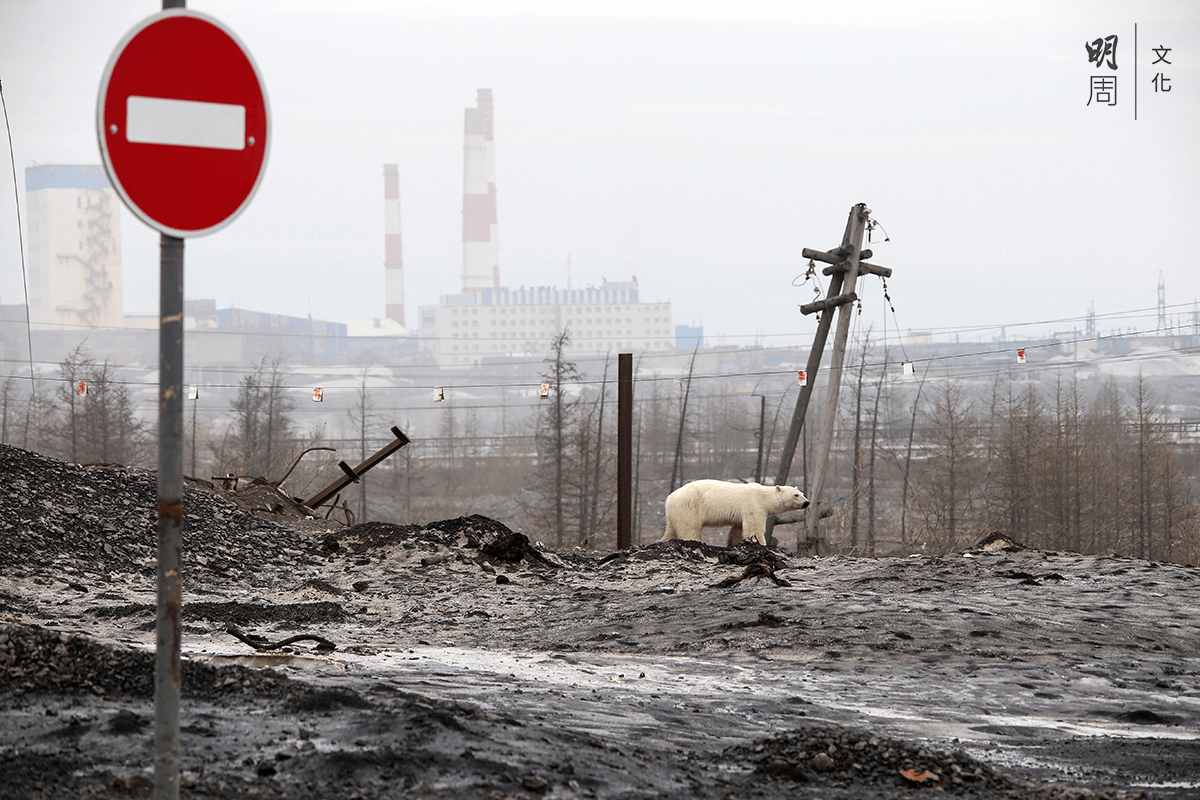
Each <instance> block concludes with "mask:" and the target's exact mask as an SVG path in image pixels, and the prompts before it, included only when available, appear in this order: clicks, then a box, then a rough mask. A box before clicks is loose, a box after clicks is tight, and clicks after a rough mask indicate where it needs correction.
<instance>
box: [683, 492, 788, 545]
mask: <svg viewBox="0 0 1200 800" xmlns="http://www.w3.org/2000/svg"><path fill="white" fill-rule="evenodd" d="M807 507H808V498H807V497H805V496H804V495H803V493H801V491H800V490H799V489H797V488H796V487H795V486H763V485H762V484H759V483H728V482H726V481H713V480H702V481H692V482H691V483H686V484H684V485H683V486H681V487H679V488H678V489H676V490H675V491H673V492H671V494H670V495H668V496H667V532H666V533H664V534H663V537H662V539H661V540H660V541H664V542H665V541H667V540H669V539H700V538H701V537H700V529H701V528H702V527H717V526H724V525H729V526H730V528H729V546H730V547H732V546H733V545H735V544H737V543H738V542H740V541H742V540H743V539H754V540H755V541H757V542H758V543H759V544H764V545H765V544H766V543H767V517H769V516H772V515H775V514H782V513H783V512H785V511H792V510H794V509H800V508H807Z"/></svg>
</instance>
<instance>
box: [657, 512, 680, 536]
mask: <svg viewBox="0 0 1200 800" xmlns="http://www.w3.org/2000/svg"><path fill="white" fill-rule="evenodd" d="M678 538H679V532H678V531H676V530H675V525H674V524H673V523H672V522H671V517H670V515H668V516H667V530H666V532H665V533H664V534H663V537H662V538H661V539H659V541H660V542H669V541H671V540H672V539H678Z"/></svg>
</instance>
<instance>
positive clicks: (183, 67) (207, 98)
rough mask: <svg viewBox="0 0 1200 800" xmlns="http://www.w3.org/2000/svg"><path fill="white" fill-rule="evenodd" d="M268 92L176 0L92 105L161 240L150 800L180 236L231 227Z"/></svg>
mask: <svg viewBox="0 0 1200 800" xmlns="http://www.w3.org/2000/svg"><path fill="white" fill-rule="evenodd" d="M268 130H269V115H268V112H267V101H266V93H265V91H264V90H263V85H262V79H261V77H260V76H259V73H258V67H257V66H256V65H255V64H254V61H253V60H252V59H251V58H250V54H249V53H248V52H247V51H246V49H245V48H244V47H243V46H242V44H241V42H240V41H238V39H237V37H235V36H234V35H233V33H232V32H231V31H229V30H228V29H227V28H225V27H224V26H223V25H221V24H220V23H219V22H217V21H216V20H214V19H212V18H210V17H207V16H205V15H203V14H197V13H195V12H191V11H187V10H186V9H185V8H184V0H163V11H162V13H160V14H156V15H154V16H152V17H148V18H147V19H144V20H142V21H141V22H140V23H138V24H137V25H135V26H134V27H133V28H131V29H130V31H129V32H128V33H127V34H125V36H124V38H123V39H122V40H121V41H120V42H119V43H118V45H117V48H116V50H115V51H114V52H113V54H112V57H111V58H110V59H109V62H108V64H107V65H106V66H105V68H104V73H103V75H102V77H101V79H100V93H99V98H98V99H97V102H96V133H97V139H98V142H99V145H100V155H101V158H102V160H103V161H104V167H105V170H106V171H107V172H108V177H109V179H110V180H111V181H112V185H113V188H114V189H115V190H116V192H117V194H118V195H120V197H121V199H122V200H123V201H124V203H125V205H126V206H128V207H129V209H130V210H131V211H132V212H133V213H134V214H136V215H137V216H138V217H140V218H141V219H142V221H144V222H145V223H146V224H148V225H150V226H151V227H153V228H156V229H157V230H158V231H159V232H160V234H161V242H160V248H161V262H160V270H159V280H160V286H159V314H160V319H159V337H158V348H159V357H158V509H157V520H158V524H157V529H158V614H157V617H156V622H155V638H156V647H157V654H156V659H155V667H154V797H155V798H156V800H176V798H178V797H179V772H180V750H181V747H180V733H179V690H180V683H181V681H180V677H181V672H180V655H179V652H180V642H179V638H180V636H179V634H180V621H179V613H180V598H181V594H182V568H183V557H182V551H183V237H185V236H202V235H204V234H208V233H212V232H213V231H216V230H218V229H220V228H222V227H224V226H225V225H227V224H229V223H230V222H231V221H232V220H233V219H234V218H235V217H236V216H238V214H240V213H241V212H242V210H243V209H244V208H245V207H246V205H247V204H248V203H249V202H250V198H251V197H252V196H253V195H254V192H255V190H256V189H257V188H258V185H259V183H260V182H261V180H262V175H263V171H264V169H265V167H266V158H267V152H268V147H267V146H268V144H269V139H268V136H267V133H268Z"/></svg>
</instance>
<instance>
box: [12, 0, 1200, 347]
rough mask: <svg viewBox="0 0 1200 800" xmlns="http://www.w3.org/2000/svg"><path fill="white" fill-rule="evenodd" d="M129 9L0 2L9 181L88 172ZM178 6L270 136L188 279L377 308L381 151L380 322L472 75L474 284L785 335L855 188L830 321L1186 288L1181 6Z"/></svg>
mask: <svg viewBox="0 0 1200 800" xmlns="http://www.w3.org/2000/svg"><path fill="white" fill-rule="evenodd" d="M155 11H157V7H156V6H155V4H154V3H146V2H141V0H136V1H135V0H114V2H112V3H106V4H103V6H97V5H84V6H78V5H77V4H68V3H65V2H63V0H41V2H37V3H24V2H17V0H0V79H2V80H3V91H4V95H5V101H6V105H7V110H8V114H9V122H10V125H11V130H12V143H13V155H14V159H15V161H16V164H17V172H18V175H20V174H21V172H22V171H23V170H24V168H25V167H27V166H31V165H33V164H34V163H35V162H36V163H41V164H45V163H51V162H53V163H66V164H88V163H96V161H97V143H96V132H95V103H96V92H97V88H98V85H99V78H100V73H101V70H102V68H103V65H104V64H105V63H106V61H107V60H108V58H109V56H110V55H111V53H112V50H113V48H114V47H115V45H116V43H117V42H118V41H119V40H120V38H121V36H122V35H123V34H124V33H125V32H126V31H127V30H128V29H129V28H130V27H132V25H134V24H135V23H136V22H138V21H139V20H141V19H143V18H144V17H145V16H147V15H149V14H152V13H154V12H155ZM203 11H204V12H205V13H207V14H210V15H212V16H214V17H216V18H218V19H220V20H221V21H222V22H223V23H225V24H226V25H228V26H229V27H230V28H231V29H232V30H234V31H236V32H237V34H238V36H239V38H241V39H242V40H243V41H244V42H245V44H246V46H247V48H248V49H249V50H250V51H251V52H252V53H253V55H254V57H255V60H256V62H257V63H258V64H259V66H260V68H261V71H262V73H263V76H264V82H265V85H266V87H267V94H268V100H269V103H270V106H271V112H272V119H273V120H274V122H275V130H276V134H277V138H276V139H275V141H274V142H273V144H272V150H271V161H270V164H269V165H268V168H267V172H266V175H265V177H264V180H263V183H262V185H261V186H260V190H259V192H258V193H257V194H256V196H255V200H254V202H253V203H252V204H251V205H250V206H249V207H248V208H247V210H246V213H245V214H244V215H242V216H241V217H239V218H238V220H237V221H236V222H235V223H234V224H232V225H230V226H229V227H228V228H225V229H223V230H221V231H220V232H218V233H217V234H214V235H212V236H206V237H200V238H197V239H194V240H190V241H189V242H188V246H187V273H186V285H185V292H186V294H187V296H188V297H189V298H193V299H195V298H215V299H216V300H217V301H218V303H219V305H221V306H223V307H224V306H228V307H239V308H259V309H262V310H263V311H264V312H268V313H274V314H288V315H295V316H304V315H307V314H310V313H311V314H312V315H313V316H314V317H316V318H322V319H353V318H361V317H363V316H366V315H367V314H372V315H378V314H383V313H385V306H386V303H381V302H380V299H381V298H385V299H386V296H387V288H386V282H385V275H384V274H381V271H380V266H381V264H383V263H384V261H385V259H386V254H385V253H384V252H383V248H384V245H385V242H382V241H380V236H379V234H380V231H381V229H385V220H384V219H383V214H384V210H383V209H382V208H381V207H380V204H379V167H380V165H381V164H396V165H397V175H398V179H399V186H400V190H401V192H402V198H403V203H404V235H403V283H404V297H405V302H407V303H408V304H409V305H410V306H411V307H410V308H408V310H407V319H406V322H407V323H408V324H409V326H411V325H412V317H413V314H414V313H415V308H416V307H418V306H420V305H424V304H430V303H434V302H436V301H437V298H438V297H439V296H440V295H441V294H442V293H444V292H447V291H452V290H453V289H454V288H455V287H454V286H453V285H447V280H446V276H447V275H449V276H451V278H450V280H452V281H454V282H455V283H458V282H459V281H458V279H457V278H456V277H455V276H456V275H460V274H462V270H463V269H464V263H463V258H464V256H463V244H462V240H463V233H464V219H463V218H462V212H463V210H464V192H463V191H460V189H459V181H464V183H465V176H464V175H463V165H464V160H465V152H460V150H459V148H460V147H462V146H463V145H462V139H461V138H460V137H461V136H462V134H463V130H464V128H463V123H464V118H463V117H462V116H460V114H462V113H463V111H462V109H463V108H464V107H469V106H472V105H474V104H475V103H476V102H478V100H479V98H478V96H477V94H476V89H477V87H491V88H493V89H494V90H495V92H496V97H497V98H499V99H500V101H501V108H502V115H501V116H500V117H499V118H498V119H496V120H495V134H496V135H498V137H499V140H500V142H501V143H502V147H501V148H500V150H499V151H498V152H496V153H495V154H494V164H493V168H494V173H495V177H496V181H495V182H496V184H497V185H498V187H499V193H501V194H502V195H503V197H502V198H500V200H499V204H500V205H503V208H502V209H500V213H499V215H498V216H500V217H502V218H503V227H504V231H503V236H504V249H503V253H502V254H500V255H501V257H502V260H503V263H502V264H501V263H500V258H498V259H497V260H496V261H494V262H493V263H491V264H488V265H487V267H488V269H491V270H492V272H491V275H490V276H489V279H488V284H490V285H495V284H496V283H499V282H501V281H503V282H506V283H508V284H510V285H514V284H515V285H519V284H524V285H526V286H564V285H566V284H567V283H568V278H567V275H568V271H569V272H570V273H571V281H573V282H574V284H575V285H577V286H583V285H588V284H590V285H593V286H600V285H602V284H603V283H604V282H605V281H608V282H624V281H628V280H630V279H631V278H632V277H633V276H634V275H636V276H637V278H638V284H639V289H640V292H641V294H642V295H643V296H644V297H647V298H653V299H654V300H656V301H662V302H670V303H671V304H672V307H673V309H674V310H675V312H674V313H675V316H676V319H677V321H678V322H681V323H691V324H702V325H703V326H704V328H705V333H706V340H707V341H709V342H712V343H719V342H722V341H723V342H725V343H728V344H753V343H756V342H764V343H769V344H787V345H792V346H798V347H807V346H808V345H809V344H810V343H811V341H812V332H813V328H814V323H813V321H812V320H811V319H806V318H803V317H802V316H801V315H800V313H799V310H798V307H799V306H800V305H801V304H803V303H805V302H808V301H809V300H811V299H812V297H813V296H814V294H815V292H814V291H813V290H814V288H816V287H815V286H814V283H815V281H814V280H812V279H811V278H810V279H809V280H807V281H806V279H805V278H806V276H805V272H806V267H807V265H806V263H805V261H804V260H803V259H802V258H800V256H799V252H800V250H801V248H803V247H813V248H821V249H827V248H829V247H831V246H834V245H836V243H837V242H836V239H837V238H838V236H839V234H840V231H841V229H842V226H843V223H844V220H845V215H846V211H847V209H848V208H849V207H850V206H851V205H853V204H855V203H859V202H865V203H867V204H868V205H869V206H870V207H871V208H872V209H873V211H874V215H873V216H874V217H875V218H876V219H877V220H878V221H879V222H880V223H881V225H882V228H881V229H880V230H877V231H875V232H874V237H875V238H874V240H873V241H872V243H871V247H872V249H873V250H874V251H875V253H876V255H875V260H876V261H878V263H880V264H884V265H887V266H890V267H893V268H894V269H896V270H897V272H896V277H895V279H894V280H892V281H889V294H890V297H891V300H892V303H891V305H892V306H894V307H895V310H896V313H895V316H893V315H892V313H891V311H890V308H888V304H887V303H885V302H884V299H883V291H882V286H881V285H880V281H879V280H878V279H877V278H875V277H874V276H872V277H871V278H870V279H868V280H867V281H866V282H865V283H864V285H863V287H862V291H861V293H862V294H863V316H862V321H861V325H862V327H864V328H865V327H868V326H872V325H873V326H874V328H875V330H876V331H879V332H880V333H881V335H882V334H884V332H885V331H886V335H887V336H889V337H891V338H892V339H895V337H896V336H898V335H899V333H900V332H905V331H910V330H911V331H929V332H931V333H932V334H933V335H934V336H935V337H942V338H950V339H953V338H954V337H955V336H962V337H963V338H968V337H970V338H987V337H999V336H1000V335H1001V332H1002V331H1004V332H1005V334H1006V335H1008V336H1013V335H1029V334H1031V333H1037V334H1040V333H1048V332H1052V331H1054V330H1059V329H1062V328H1070V327H1071V325H1072V324H1079V326H1080V327H1082V318H1083V317H1084V316H1085V314H1086V312H1087V310H1088V309H1089V308H1090V307H1091V305H1092V303H1093V302H1094V303H1095V309H1096V319H1097V322H1098V324H1099V325H1100V328H1101V332H1104V331H1105V330H1107V328H1106V321H1108V320H1109V319H1110V318H1111V317H1112V315H1113V314H1115V313H1117V312H1124V311H1129V310H1133V309H1152V310H1153V309H1155V308H1156V301H1157V296H1156V289H1157V282H1158V280H1157V279H1158V273H1159V271H1160V270H1161V271H1162V272H1163V277H1164V282H1165V286H1166V300H1167V305H1168V306H1169V307H1170V308H1171V309H1172V310H1171V311H1170V312H1169V313H1175V314H1178V313H1182V312H1181V311H1179V310H1178V309H1179V308H1185V309H1187V310H1189V311H1190V308H1191V303H1192V301H1193V299H1195V298H1198V297H1200V270H1198V269H1196V264H1195V257H1194V255H1193V254H1192V253H1191V252H1190V248H1189V245H1188V243H1187V236H1186V231H1188V230H1190V227H1191V223H1190V220H1192V219H1195V218H1196V217H1197V216H1198V215H1200V181H1198V180H1197V177H1198V176H1200V147H1197V146H1196V131H1198V130H1200V92H1196V91H1194V90H1193V89H1192V88H1191V87H1195V86H1200V61H1197V59H1196V58H1195V57H1194V55H1193V54H1195V53H1197V52H1200V7H1197V6H1195V4H1189V3H1180V2H1174V1H1173V0H1131V2H1128V3H1123V4H1121V5H1120V6H1119V7H1118V6H1106V5H1100V6H1097V5H1095V4H1086V5H1072V4H1055V5H1053V6H1050V7H1047V6H1046V5H1045V4H1042V3H1034V2H1029V1H1026V0H1018V2H1015V3H1012V4H1004V5H1003V7H1000V6H981V5H978V4H970V5H968V6H961V7H960V6H953V7H947V6H945V5H944V4H938V3H932V2H925V1H924V0H918V1H917V2H913V3H906V4H887V3H875V2H868V3H866V4H865V5H863V6H855V7H845V8H842V7H834V6H829V5H828V4H824V3H815V2H813V3H808V2H798V3H795V4H779V3H767V2H748V3H745V4H738V5H736V6H735V5H733V4H728V5H703V4H686V5H685V4H678V3H676V4H672V3H666V2H649V3H646V4H640V5H637V6H636V7H635V6H634V5H633V4H629V3H615V4H614V3H606V4H600V3H591V2H580V3H577V4H575V3H572V4H557V5H555V6H554V7H549V6H546V5H544V4H538V3H533V2H530V0H515V2H513V3H506V4H502V5H501V6H489V5H484V4H463V3H453V2H452V3H439V4H432V3H418V2H398V3H382V2H371V1H370V0H354V1H353V2H351V3H348V4H338V5H337V6H336V7H335V6H322V5H304V4H300V5H297V4H279V3H277V2H276V0H263V2H261V3H254V4H245V3H234V2H232V0H211V2H208V3H207V4H206V5H205V7H204V9H203ZM1135 25H1136V26H1137V28H1136V31H1137V38H1136V42H1135V36H1134V34H1135V29H1134V26H1135ZM1110 35H1111V36H1116V37H1118V38H1119V41H1120V46H1119V48H1118V49H1117V58H1116V63H1117V65H1118V66H1119V71H1114V75H1113V76H1111V77H1116V78H1118V80H1119V81H1120V87H1121V88H1120V91H1119V93H1118V94H1117V96H1116V98H1115V100H1116V103H1115V105H1099V104H1098V103H1097V102H1096V101H1093V102H1091V103H1090V104H1089V102H1088V101H1089V85H1090V80H1091V78H1092V77H1094V76H1095V75H1097V74H1102V73H1104V71H1105V70H1108V69H1109V68H1108V67H1107V66H1106V65H1101V66H1097V65H1096V63H1095V62H1094V61H1091V60H1089V57H1088V51H1087V49H1086V48H1085V44H1087V43H1090V42H1093V41H1094V40H1095V39H1097V38H1098V37H1107V36H1110ZM1156 50H1157V51H1158V52H1161V53H1162V54H1163V58H1164V61H1163V62H1161V63H1158V64H1154V63H1152V62H1154V61H1155V59H1156V58H1158V57H1159V56H1158V54H1157V53H1156ZM314 54H315V55H314ZM1167 62H1170V63H1167ZM1135 69H1136V74H1137V82H1136V84H1135V82H1134V72H1135ZM1156 75H1157V76H1158V77H1159V81H1158V83H1157V84H1152V83H1151V82H1150V81H1151V79H1153V78H1154V77H1155V76H1156ZM1164 79H1166V82H1164ZM1135 96H1136V115H1137V118H1136V120H1135V118H1134V112H1135V105H1134V101H1135ZM476 108H477V109H478V108H479V106H476ZM2 183H3V180H2V179H0V189H3V188H4V187H3V185H2ZM466 188H467V187H466V186H465V185H464V186H463V189H466ZM16 194H17V193H16V192H14V191H13V190H12V187H11V186H10V187H9V188H8V190H6V191H0V303H2V304H4V305H5V306H11V305H12V304H14V303H15V302H20V300H21V297H22V286H21V281H22V275H21V262H20V247H19V242H18V230H19V229H18V226H17V224H16V207H15V205H14V202H15V197H14V196H15V195H16ZM489 196H490V193H489ZM22 202H23V201H22ZM120 213H121V216H122V219H123V225H122V232H123V240H122V251H123V260H124V272H125V286H124V294H125V306H126V310H127V311H129V312H132V313H138V314H153V313H154V311H155V309H156V308H157V302H158V297H157V265H158V237H157V234H156V233H154V232H153V231H151V230H149V229H147V228H146V227H145V226H144V225H142V224H141V223H140V222H138V221H136V219H134V218H132V217H131V216H129V215H128V214H127V212H125V211H123V210H122V211H121V212H120ZM489 227H490V222H489ZM497 238H498V237H497ZM489 241H493V240H490V239H489ZM1148 242H1152V243H1154V244H1153V247H1148V246H1147V243H1148ZM568 264H569V265H570V266H569V267H568ZM500 266H502V267H503V269H504V275H503V276H501V277H500V280H499V281H498V280H497V278H496V275H495V270H494V268H496V267H500ZM1151 316H1153V311H1151ZM1071 320H1079V323H1073V322H1071ZM1060 321H1061V322H1060ZM1113 324H1117V323H1113ZM1123 324H1124V325H1126V326H1128V325H1131V324H1140V323H1130V322H1124V323H1123ZM1151 324H1154V323H1153V322H1152V323H1151ZM1144 329H1145V327H1144V326H1143V330H1144Z"/></svg>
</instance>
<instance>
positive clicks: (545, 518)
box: [529, 330, 580, 546]
mask: <svg viewBox="0 0 1200 800" xmlns="http://www.w3.org/2000/svg"><path fill="white" fill-rule="evenodd" d="M570 342H571V336H570V333H569V332H568V331H567V330H563V331H562V332H561V333H559V334H558V335H557V336H555V337H554V340H553V341H552V342H551V344H550V347H551V350H552V355H551V357H550V358H548V359H546V362H545V363H546V364H547V365H548V369H547V371H546V372H544V373H542V378H543V380H544V381H545V383H546V384H547V386H548V387H549V393H548V395H547V396H546V400H545V401H544V402H545V403H546V405H545V406H544V408H543V409H542V411H541V413H540V414H539V415H538V420H537V429H536V433H535V441H536V443H537V450H538V466H537V471H536V477H537V483H536V485H535V486H534V495H535V497H536V498H537V503H536V506H535V507H534V508H531V509H529V510H530V512H531V513H532V516H533V517H534V520H535V522H536V523H537V524H540V525H544V526H546V527H550V528H552V529H553V531H554V540H555V546H562V543H563V538H564V536H565V534H566V498H565V490H566V484H567V469H568V459H569V457H570V454H569V452H568V449H569V444H570V431H571V429H572V427H573V424H574V422H575V419H576V417H577V415H578V410H579V400H578V398H572V397H571V396H570V393H569V384H571V383H574V382H577V381H579V379H580V376H579V370H578V369H577V368H576V366H575V363H574V362H572V361H569V360H567V358H566V349H567V345H569V344H570Z"/></svg>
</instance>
